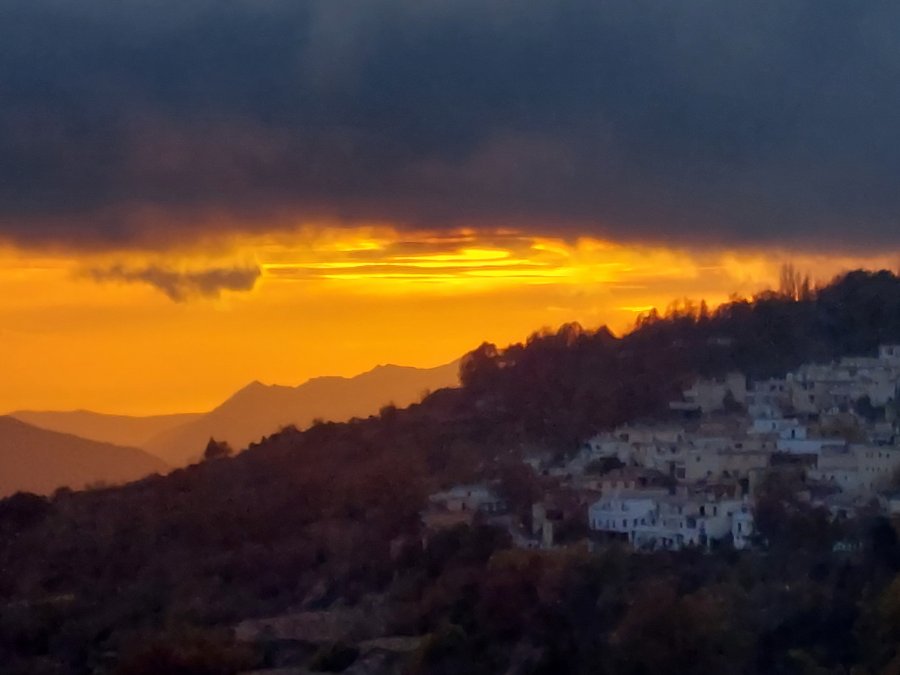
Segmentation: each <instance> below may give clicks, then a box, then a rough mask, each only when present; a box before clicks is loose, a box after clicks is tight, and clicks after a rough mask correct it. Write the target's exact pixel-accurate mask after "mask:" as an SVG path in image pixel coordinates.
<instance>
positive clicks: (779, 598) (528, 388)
mask: <svg viewBox="0 0 900 675" xmlns="http://www.w3.org/2000/svg"><path fill="white" fill-rule="evenodd" d="M883 342H898V343H900V279H898V278H897V277H895V276H894V275H892V274H889V273H886V272H882V273H878V274H869V273H864V272H854V273H851V274H848V275H846V276H844V277H842V278H840V279H838V280H836V281H835V282H834V283H832V284H831V285H829V286H827V287H824V288H821V289H816V290H813V289H810V288H809V287H808V285H806V284H803V283H802V281H800V282H798V281H797V280H795V279H793V277H791V276H788V277H787V278H786V283H785V284H784V287H783V288H782V289H781V290H780V291H779V292H772V293H766V294H763V295H761V296H759V297H757V298H754V299H753V300H735V301H734V302H732V303H730V304H728V305H725V306H723V307H721V308H719V309H717V310H715V311H712V312H710V311H707V310H706V309H705V308H704V307H703V306H702V305H701V306H698V307H692V306H690V305H689V304H688V303H683V304H682V305H681V306H679V307H675V308H673V310H672V311H671V312H669V313H668V314H667V315H666V316H663V317H660V316H650V317H646V318H645V319H643V320H642V321H641V322H640V324H639V325H638V326H637V327H636V329H635V330H634V331H633V332H632V333H630V334H628V335H626V336H624V337H622V338H616V337H615V336H613V335H612V334H611V333H610V332H609V331H607V330H606V329H602V328H601V329H600V330H597V331H585V330H582V329H581V328H580V327H578V326H576V325H567V326H564V327H563V328H561V329H560V330H559V331H556V332H544V333H541V334H537V335H534V336H532V337H531V338H530V339H529V340H528V341H527V342H526V343H525V344H522V345H514V346H511V347H509V348H507V349H505V350H498V349H497V348H495V347H494V346H492V345H487V344H486V345H482V346H481V347H480V348H478V349H477V350H475V351H474V352H472V353H471V354H469V355H468V356H467V357H466V358H465V359H464V361H463V364H462V367H461V368H462V381H463V387H462V388H461V389H458V390H442V391H438V392H435V393H433V394H431V395H430V396H429V397H427V398H426V399H425V400H424V401H422V402H421V403H419V404H417V405H413V406H411V407H410V408H408V409H405V410H398V409H395V408H393V407H387V408H385V409H384V410H382V411H381V414H380V415H378V416H376V417H372V418H369V419H366V420H354V421H352V422H349V423H346V424H318V425H315V426H313V427H312V428H310V429H309V430H307V431H304V432H300V431H297V430H295V429H287V430H284V431H282V432H280V433H278V434H275V435H273V436H271V437H269V438H268V439H265V440H263V441H262V442H260V443H259V444H256V445H253V446H251V447H250V448H249V449H247V450H246V451H244V452H241V453H239V454H237V455H234V456H229V453H228V452H227V451H220V450H222V449H221V448H219V447H218V446H215V445H212V444H211V445H210V448H212V450H211V451H210V452H208V453H207V459H206V460H205V461H203V462H202V463H200V464H198V465H195V466H192V467H189V468H187V469H182V470H179V471H176V472H174V473H172V474H170V475H168V476H165V477H153V478H149V479H146V480H143V481H140V482H138V483H133V484H131V485H127V486H124V487H121V488H111V489H105V490H94V491H88V492H81V493H73V492H70V491H65V490H64V491H60V492H58V493H57V494H56V495H54V496H53V498H52V499H44V498H40V497H36V496H32V495H16V496H14V497H11V498H9V499H7V500H3V501H0V663H2V664H4V665H3V672H9V673H91V672H108V671H114V672H120V673H150V672H172V673H179V672H183V673H230V672H236V671H239V670H241V669H250V668H251V667H259V666H261V665H265V664H267V663H272V662H273V659H275V658H276V657H274V656H273V655H272V654H269V653H267V650H266V649H263V648H260V647H248V646H244V645H240V644H234V643H233V640H232V638H231V633H230V631H229V630H228V629H229V628H230V627H231V626H233V625H234V624H235V623H237V622H238V621H240V620H241V619H244V618H248V617H254V616H269V615H275V614H279V613H282V612H287V611H291V610H296V609H298V608H313V609H314V608H326V607H330V606H334V605H336V604H339V605H349V606H352V605H354V604H356V603H359V602H361V601H364V600H365V601H370V600H371V598H372V597H377V598H379V602H381V603H382V604H383V605H384V606H385V607H386V608H387V609H388V615H389V622H388V623H389V628H390V633H391V634H397V635H427V636H428V638H427V639H426V640H425V641H424V642H423V644H422V646H421V647H420V649H419V650H418V651H417V652H415V653H414V654H413V655H412V656H411V657H410V658H409V659H407V661H406V662H405V664H404V665H403V668H404V669H405V672H411V673H448V674H449V673H462V672H465V673H481V672H483V673H495V672H507V671H509V670H512V671H514V672H523V673H559V672H576V673H577V672H585V673H586V672H592V673H593V672H597V673H610V674H612V673H634V674H639V673H647V674H649V673H658V672H684V673H691V672H697V673H710V672H721V673H755V672H765V673H772V672H775V673H778V672H783V673H796V672H801V673H802V672H806V673H849V672H850V670H851V668H854V667H855V668H857V670H855V671H854V672H860V673H876V672H897V670H898V668H900V577H898V576H897V573H898V571H900V546H898V542H897V536H896V534H895V532H894V529H893V528H892V526H891V525H890V524H889V523H888V522H887V521H885V520H884V519H881V518H878V517H876V516H874V515H873V516H868V517H865V518H862V519H860V520H859V521H858V522H853V523H844V524H840V525H837V524H833V523H829V521H828V519H827V518H826V517H825V515H824V514H823V513H820V512H817V511H814V510H810V509H808V508H805V507H803V505H800V504H796V503H793V502H792V501H791V500H790V498H789V497H788V495H786V494H785V495H782V494H779V493H778V492H777V491H776V490H773V492H772V495H771V496H770V497H769V498H768V500H767V501H766V502H765V504H764V513H762V514H760V515H761V518H760V524H761V526H762V527H763V528H764V531H765V532H764V533H765V534H766V536H767V539H768V541H769V546H768V548H767V549H766V550H763V551H757V552H748V553H740V554H738V553H736V552H733V551H731V552H730V551H719V552H717V553H715V554H712V555H703V554H700V553H698V552H692V551H687V552H683V553H678V554H671V553H670V554H655V555H632V554H629V553H627V552H625V551H622V550H619V549H617V548H609V549H605V550H603V551H602V552H600V553H594V554H588V553H586V552H585V551H583V550H581V549H579V548H577V547H574V548H572V549H567V550H564V551H556V552H552V553H541V552H528V551H522V550H517V549H514V548H512V546H511V544H510V542H509V541H508V537H507V536H506V535H505V534H504V533H502V532H501V531H499V530H495V529H491V528H482V527H474V528H467V527H462V528H459V529H456V530H451V531H447V532H444V533H442V534H440V535H439V536H436V537H434V538H432V539H431V540H430V541H429V542H428V544H427V545H426V546H424V547H423V546H421V545H420V544H419V542H420V541H421V538H420V523H419V511H420V509H421V508H422V507H423V505H424V503H425V497H426V495H427V494H428V493H429V492H431V491H434V490H437V489H440V488H441V487H445V486H447V485H449V484H451V483H454V482H457V481H466V480H473V479H482V478H485V479H494V478H496V479H499V480H500V482H501V485H503V486H504V490H505V491H506V493H507V497H508V498H509V499H510V500H511V501H512V502H513V504H514V505H515V506H516V507H517V508H520V509H525V508H526V507H527V505H528V504H529V502H530V500H531V499H532V498H534V496H535V495H536V490H537V487H536V485H535V484H534V482H533V480H532V478H531V477H530V476H529V475H528V472H527V471H526V470H525V469H524V467H523V466H522V465H521V463H520V462H519V461H518V459H519V457H520V456H521V453H522V452H523V450H524V449H529V448H534V447H538V448H545V449H549V450H553V451H557V452H567V451H570V450H572V449H574V448H575V447H576V444H577V443H578V441H580V440H582V439H583V438H584V437H585V436H587V435H589V434H591V433H593V432H595V431H597V430H600V429H604V428H610V427H612V426H614V425H617V424H621V423H624V422H627V421H630V420H634V419H637V418H641V417H651V416H658V415H662V414H664V413H665V409H666V402H667V401H668V400H670V399H671V398H672V396H673V395H675V394H676V393H677V392H678V390H679V388H680V387H681V386H683V385H684V384H685V383H686V382H688V381H689V380H690V379H691V378H692V377H694V376H696V375H697V374H703V375H717V374H723V373H725V372H728V371H730V370H733V369H739V370H743V371H745V372H748V373H749V374H751V375H753V376H757V377H758V376H768V375H775V374H780V373H783V372H785V371H786V370H788V369H790V368H794V367H796V366H797V365H799V364H801V363H803V362H806V361H811V360H830V359H832V358H834V357H836V356H839V355H843V354H865V353H871V352H873V351H874V349H875V348H876V347H877V345H878V344H880V343H883ZM198 450H200V449H198ZM835 542H843V543H845V544H847V545H846V546H845V547H844V548H846V549H847V551H846V552H844V553H841V554H835V553H834V552H833V550H832V549H833V545H834V543H835ZM354 657H355V652H354V651H353V649H352V648H350V647H346V646H341V645H331V646H330V647H329V648H328V649H327V650H326V651H324V652H321V653H319V654H318V655H317V656H316V657H315V659H314V660H316V661H317V662H318V663H319V665H320V666H321V667H323V668H332V669H334V668H338V667H339V666H343V665H347V663H349V662H350V661H352V660H353V658H354Z"/></svg>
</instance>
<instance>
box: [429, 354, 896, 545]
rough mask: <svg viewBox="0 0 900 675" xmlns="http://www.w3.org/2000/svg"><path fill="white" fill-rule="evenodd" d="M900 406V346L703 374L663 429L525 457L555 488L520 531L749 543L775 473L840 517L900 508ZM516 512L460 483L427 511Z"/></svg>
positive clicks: (530, 536)
mask: <svg viewBox="0 0 900 675" xmlns="http://www.w3.org/2000/svg"><path fill="white" fill-rule="evenodd" d="M898 403H900V345H887V346H882V347H881V348H880V349H879V352H878V355H877V356H875V357H853V358H844V359H841V360H840V361H838V362H835V363H832V364H828V365H805V366H803V367H801V368H799V369H797V370H796V371H795V372H792V373H790V374H788V375H787V376H786V377H784V378H781V379H770V380H763V381H755V382H748V380H747V378H746V377H745V376H744V375H743V374H740V373H732V374H729V375H728V376H727V377H724V378H721V379H717V380H698V381H697V382H695V383H694V384H693V385H692V386H691V387H690V388H688V389H687V390H685V391H684V392H683V396H682V398H681V399H679V400H678V401H673V402H672V403H671V404H670V408H671V412H672V415H671V419H669V420H667V421H665V422H659V423H654V424H645V425H630V426H625V427H621V428H618V429H615V430H614V431H611V432H607V433H603V434H600V435H598V436H596V437H594V438H591V439H590V440H588V441H587V442H586V443H585V444H584V446H583V448H582V449H581V451H580V452H579V453H578V454H577V455H576V456H575V457H574V458H571V459H568V460H566V461H565V462H559V461H556V462H554V461H551V460H548V458H547V457H546V456H532V457H528V458H527V459H526V461H527V463H528V464H529V465H531V466H532V468H533V469H534V470H535V471H536V473H538V474H540V475H543V476H546V477H550V478H553V479H555V483H554V484H555V485H556V488H555V489H553V490H548V493H547V495H546V496H545V499H543V500H542V501H541V502H539V503H537V504H535V505H534V506H533V508H532V512H531V514H530V523H529V527H528V528H527V529H525V528H523V529H522V530H521V531H520V530H517V529H516V528H515V526H514V525H513V524H510V528H511V532H512V534H513V535H514V538H515V539H516V541H517V543H520V544H521V545H524V546H539V547H552V546H553V545H554V544H555V542H556V537H557V532H558V529H559V526H560V525H561V524H562V523H564V522H566V520H567V519H571V518H572V517H573V516H574V517H576V518H580V519H581V520H582V521H583V520H584V518H585V515H586V520H587V523H586V524H587V528H589V531H590V533H591V536H592V537H593V538H594V539H595V540H598V541H602V540H608V539H618V540H621V541H623V542H627V543H628V544H629V545H630V546H632V547H633V548H634V549H636V550H658V549H669V550H678V549H681V548H683V547H688V546H693V547H713V546H717V545H721V544H723V543H727V544H730V545H733V546H734V547H735V548H738V549H741V548H746V547H748V546H751V545H752V544H753V542H754V541H755V537H754V534H755V530H754V517H753V512H754V506H755V500H756V497H757V495H758V493H759V490H760V486H761V485H762V484H763V481H765V480H766V479H767V477H769V476H771V475H773V473H777V472H778V471H791V472H792V475H797V474H798V473H799V475H801V476H802V483H801V485H800V486H799V487H798V491H797V497H798V499H801V500H805V501H808V502H809V503H811V504H813V505H815V506H822V507H824V508H826V509H828V511H829V512H830V513H831V514H832V515H833V516H834V517H836V518H839V517H850V516H852V515H854V513H855V512H856V510H857V509H859V508H862V507H863V506H871V505H872V504H876V503H877V504H880V505H881V507H882V508H883V509H885V510H886V511H888V512H890V513H892V514H893V513H894V512H900V496H898V495H891V494H890V492H889V490H890V488H891V487H892V486H893V484H894V482H895V476H897V475H898V472H900V443H898V441H900V433H898V423H900V405H898ZM461 495H465V497H461ZM505 511H506V505H505V503H504V502H503V500H502V499H500V498H499V497H498V496H497V495H496V493H495V491H494V490H493V489H491V488H490V487H487V486H461V487H458V488H455V491H453V490H451V491H449V492H447V493H442V494H440V495H433V496H432V502H431V507H430V508H429V509H428V511H426V514H425V516H424V517H425V518H426V519H431V520H432V521H437V520H439V519H440V518H442V517H443V518H447V517H451V516H449V514H456V517H457V518H459V517H460V516H461V515H463V514H464V517H465V518H470V517H472V515H473V514H477V513H481V514H485V515H487V516H489V517H496V516H497V515H498V514H501V513H504V512H505ZM451 519H452V517H451ZM504 522H507V523H512V522H513V521H512V520H507V521H504ZM426 524H427V523H426Z"/></svg>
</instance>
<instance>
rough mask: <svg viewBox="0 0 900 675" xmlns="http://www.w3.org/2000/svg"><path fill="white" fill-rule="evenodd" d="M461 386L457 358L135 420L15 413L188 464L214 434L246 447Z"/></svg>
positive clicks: (267, 388)
mask: <svg viewBox="0 0 900 675" xmlns="http://www.w3.org/2000/svg"><path fill="white" fill-rule="evenodd" d="M458 385H459V362H456V361H455V362H453V363H448V364H446V365H443V366H438V367H436V368H426V369H422V368H411V367H405V366H394V365H385V366H378V367H376V368H373V369H372V370H370V371H368V372H365V373H362V374H361V375H357V376H355V377H349V378H347V377H317V378H313V379H311V380H309V381H307V382H305V383H303V384H301V385H299V386H296V387H287V386H279V385H265V384H262V383H260V382H253V383H251V384H249V385H247V386H246V387H244V388H243V389H241V390H240V391H238V392H237V393H236V394H234V395H233V396H231V397H230V398H229V399H228V400H226V401H225V402H224V403H222V404H221V405H220V406H218V407H216V408H214V409H213V410H211V411H209V412H207V413H197V414H182V415H161V416H153V417H128V416H122V415H104V414H100V413H94V412H89V411H75V412H33V411H19V412H15V413H12V416H13V417H15V418H17V419H19V420H22V421H24V422H28V423H29V424H34V425H35V426H40V427H42V428H45V429H52V430H55V431H61V432H66V433H71V434H76V435H78V436H81V437H83V438H86V439H93V440H96V441H105V442H109V443H118V444H122V445H132V446H136V447H140V448H142V449H143V450H146V451H147V452H149V453H151V454H153V455H155V456H156V457H159V458H161V459H162V460H164V461H165V462H166V463H167V464H170V465H172V466H183V465H185V464H188V463H190V462H192V461H195V460H197V459H199V458H200V456H201V454H202V452H203V449H204V448H205V447H206V443H207V441H208V440H209V439H210V437H214V438H216V439H217V440H220V441H226V442H228V443H229V444H231V445H232V446H233V447H234V448H235V449H236V450H239V449H242V448H244V447H246V446H247V445H248V444H250V443H251V442H253V441H258V440H259V439H261V438H262V437H263V436H266V435H268V434H272V433H274V432H276V431H278V430H279V429H280V428H282V427H285V426H288V425H295V426H297V427H299V428H303V427H306V426H309V425H310V424H311V423H312V422H313V421H314V420H316V419H322V420H327V421H334V422H341V421H346V420H348V419H350V418H352V417H367V416H369V415H372V414H375V413H377V412H378V411H379V409H380V408H382V407H383V406H385V405H387V404H389V403H393V404H394V405H396V406H398V407H405V406H408V405H410V404H411V403H415V402H416V401H418V400H419V399H420V398H421V397H422V395H423V394H424V393H425V392H426V391H434V390H437V389H442V388H444V387H456V386H458Z"/></svg>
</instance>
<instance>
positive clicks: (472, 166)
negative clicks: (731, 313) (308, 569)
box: [0, 0, 900, 414]
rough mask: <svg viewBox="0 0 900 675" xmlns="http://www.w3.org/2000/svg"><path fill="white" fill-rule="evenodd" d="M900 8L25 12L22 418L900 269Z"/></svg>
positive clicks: (11, 102) (14, 86)
mask: <svg viewBox="0 0 900 675" xmlns="http://www.w3.org/2000/svg"><path fill="white" fill-rule="evenodd" d="M898 25H900V6H898V5H897V3H893V2H887V1H882V2H877V1H874V0H859V1H857V2H853V3H847V2H831V1H830V0H806V1H803V0H793V1H790V2H789V1H788V0H769V1H765V2H761V3H738V2H711V1H710V0H684V1H682V2H678V3H670V2H659V1H653V2H650V1H647V2H643V1H641V0H627V1H626V0H616V1H608V2H602V1H600V2H598V1H593V0H592V1H588V0H575V1H573V2H567V3H511V2H501V1H494V2H491V1H484V0H482V1H480V2H475V1H469V0H455V1H450V0H434V1H433V2H421V1H413V0H372V1H370V2H366V3H354V2H335V1H334V0H318V1H313V0H310V1H302V0H228V1H224V2H223V1H222V0H178V1H176V0H154V1H152V2H151V1H149V0H122V1H121V2H117V3H107V2H100V1H99V0H81V1H80V2H77V3H75V2H68V1H64V0H27V1H26V0H9V1H7V2H4V3H3V4H2V7H0V413H2V412H5V411H9V410H14V409H22V408H30V409H73V408H89V409H93V410H99V411H104V412H118V413H131V414H149V413H162V412H178V411H193V410H203V409H208V408H210V407H211V406H213V405H215V404H217V403H219V402H220V401H221V400H222V399H223V398H224V397H226V396H227V395H229V394H230V393H232V392H233V391H234V390H236V389H237V388H239V387H241V386H243V385H244V384H246V383H248V382H249V381H251V380H255V379H258V380H262V381H264V382H273V383H281V384H297V383H300V382H302V381H303V380H305V379H307V378H309V377H312V376H315V375H323V374H338V375H352V374H355V373H358V372H361V371H364V370H366V369H368V368H370V367H372V366H374V365H376V364H379V363H398V364H404V365H415V366H434V365H438V364H442V363H446V362H449V361H451V360H453V359H455V358H457V357H459V356H460V355H461V354H462V353H463V352H465V351H467V350H468V349H471V348H474V347H475V346H477V345H478V344H479V343H480V342H482V341H484V340H489V341H493V342H497V343H499V344H506V343H509V342H511V341H515V340H521V339H524V338H525V337H526V336H527V335H528V334H529V333H530V332H532V331H534V330H537V329H539V328H541V327H542V326H557V325H559V324H561V323H563V322H566V321H573V320H577V321H580V322H582V323H583V324H584V325H586V326H590V327H596V326H599V325H602V324H608V325H610V326H611V327H612V328H613V329H614V330H616V331H618V332H621V331H623V330H626V329H627V328H628V327H629V326H630V325H632V324H633V322H634V320H635V318H636V317H637V316H638V314H639V313H640V312H642V311H646V310H647V309H649V308H650V307H653V306H657V307H660V308H661V309H664V308H665V307H666V305H668V304H669V302H671V301H672V300H675V299H678V298H684V297H689V298H692V299H694V300H700V299H706V300H707V302H708V303H710V304H711V305H715V304H717V303H719V302H722V301H724V300H726V299H727V298H728V297H729V295H730V294H731V293H741V294H745V295H747V294H752V293H754V292H756V291H758V290H760V289H762V288H764V287H766V286H768V285H773V284H777V279H778V273H779V268H780V266H781V264H782V263H784V262H788V261H790V262H793V264H794V265H795V267H797V268H798V269H799V270H801V271H805V272H809V273H810V274H811V276H812V277H813V278H814V279H816V280H819V281H827V280H829V279H830V278H831V277H832V276H833V275H835V274H837V273H839V272H841V271H842V270H847V269H851V268H854V267H870V268H873V267H875V268H889V269H893V270H896V269H897V267H898V265H900V251H898V244H900V224H898V222H897V220H898V219H897V214H898V213H900V190H898V189H897V186H898V184H900V159H898V153H897V148H898V147H900V125H898V124H897V123H896V117H897V110H898V109H900V47H898V41H897V40H896V27H897V26H898Z"/></svg>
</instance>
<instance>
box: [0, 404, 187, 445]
mask: <svg viewBox="0 0 900 675" xmlns="http://www.w3.org/2000/svg"><path fill="white" fill-rule="evenodd" d="M10 416H11V417H15V418H16V419H19V420H22V421H23V422H27V423H28V424H33V425H34V426H36V427H41V428H42V429H50V430H51V431H61V432H63V433H67V434H75V435H76V436H81V437H82V438H88V439H90V440H94V441H104V442H106V443H115V444H116V445H128V446H131V447H135V448H140V447H143V446H144V445H145V444H147V443H148V442H149V441H150V440H151V439H152V438H153V437H155V436H157V435H159V434H161V433H163V432H164V431H168V430H169V429H173V428H175V427H177V426H180V425H182V424H186V423H187V422H191V421H193V420H195V419H197V418H198V417H202V416H203V414H202V413H185V414H181V415H153V416H150V417H131V416H128V415H104V414H102V413H95V412H91V411H90V410H73V411H71V412H53V411H33V410H20V411H17V412H14V413H10Z"/></svg>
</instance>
